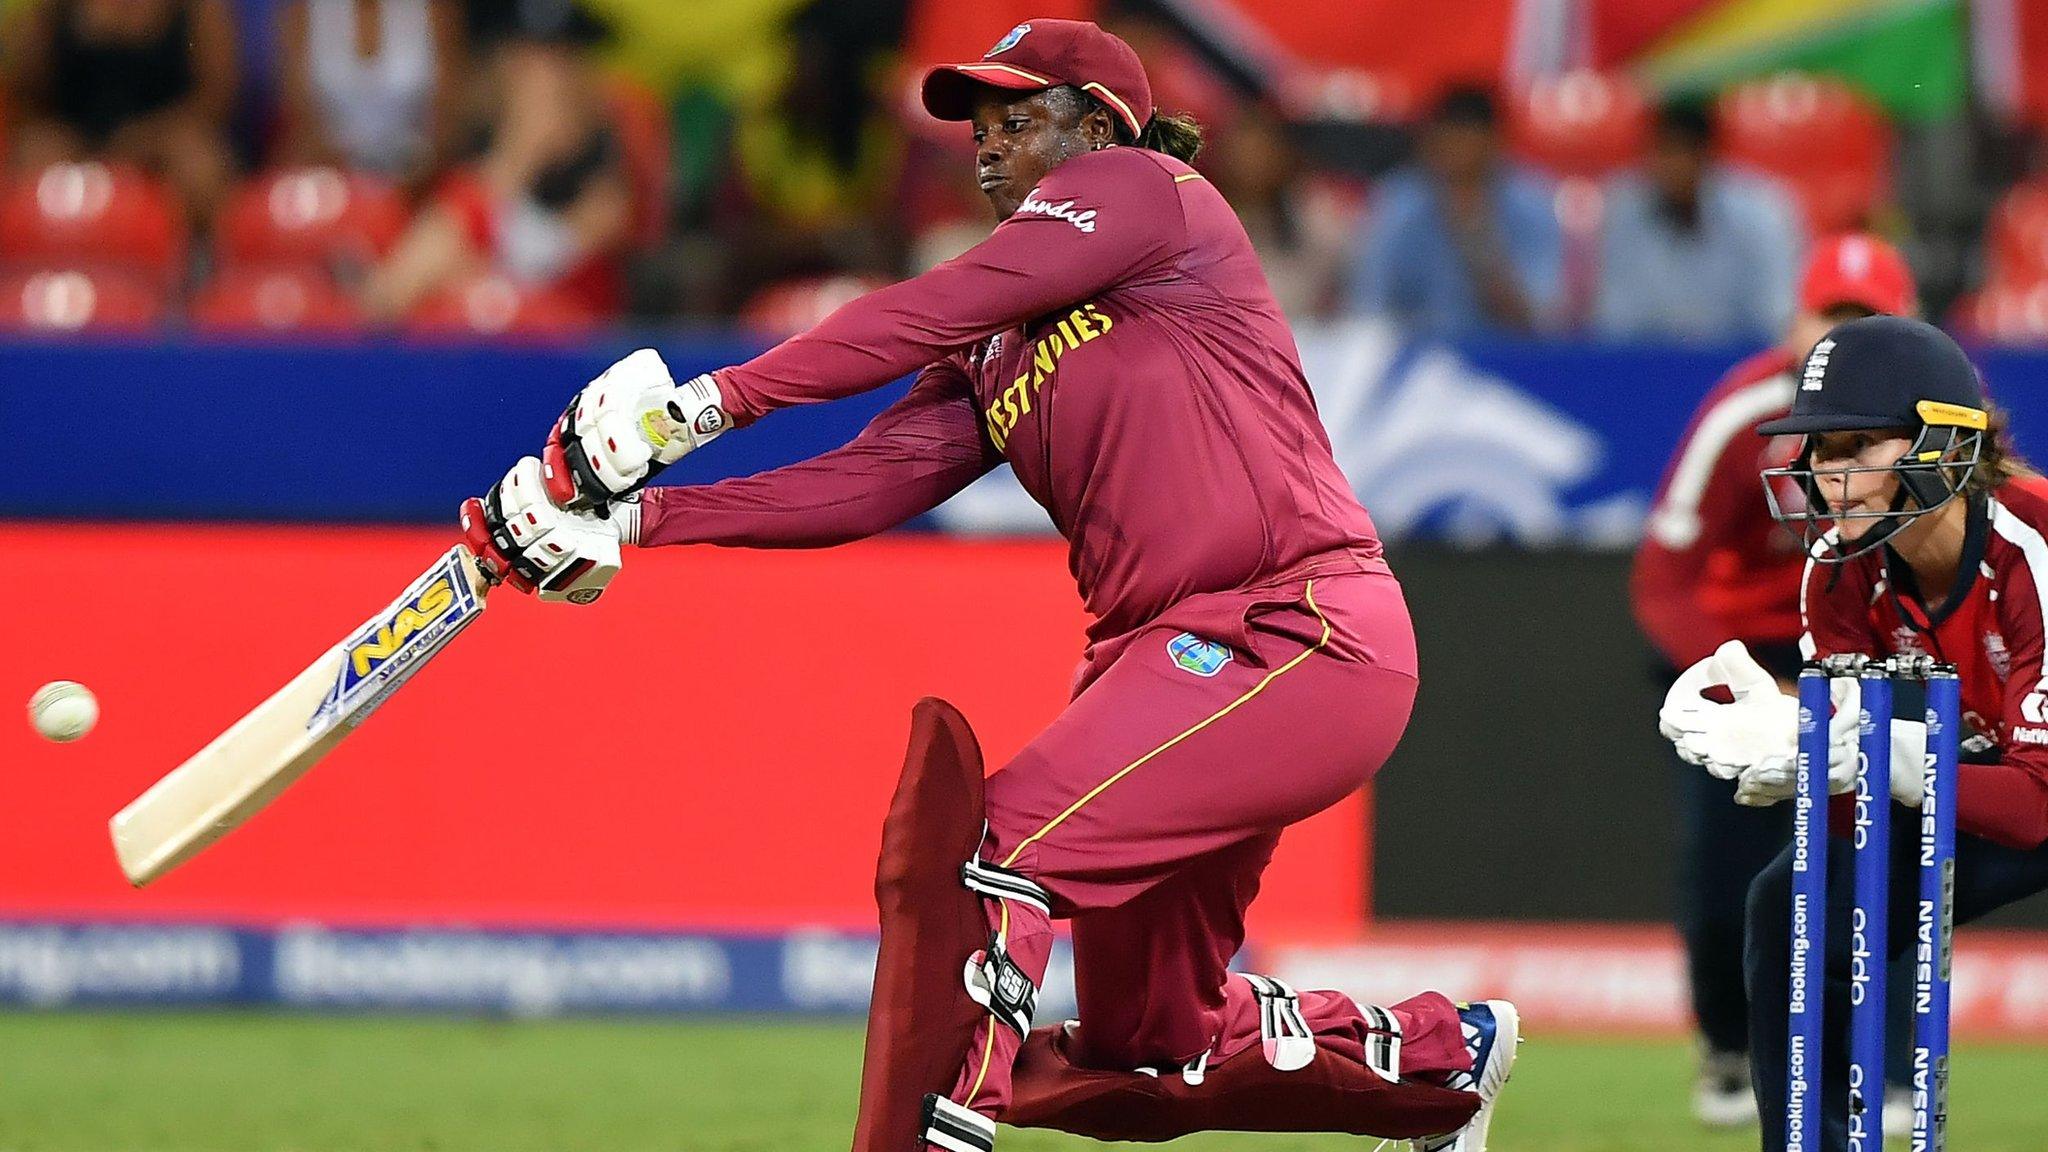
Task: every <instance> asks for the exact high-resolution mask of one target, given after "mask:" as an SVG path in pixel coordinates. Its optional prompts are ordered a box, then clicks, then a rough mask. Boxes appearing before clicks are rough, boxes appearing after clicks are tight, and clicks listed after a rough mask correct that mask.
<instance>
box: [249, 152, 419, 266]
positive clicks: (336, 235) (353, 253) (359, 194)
mask: <svg viewBox="0 0 2048 1152" xmlns="http://www.w3.org/2000/svg"><path fill="white" fill-rule="evenodd" d="M406 217H407V212H406V207H405V199H404V197H402V196H401V195H399V192H398V190H397V189H396V188H393V187H392V186H391V185H389V184H386V183H385V182H383V181H381V180H378V179H375V178H374V177H369V176H362V175H358V174H353V173H347V172H342V171H340V170H338V169H335V168H320V167H310V168H284V169H279V170H278V171H275V172H271V173H269V174H267V175H263V176H258V177H256V178H254V179H252V180H249V181H248V182H246V183H244V184H242V185H241V186H240V187H238V188H236V189H235V191H234V194H233V195H232V196H231V197H230V198H229V200H228V205H227V208H226V209H225V210H223V212H222V214H221V222H220V254H221V259H222V262H223V263H227V264H277V263H320V262H325V261H335V260H340V261H346V262H350V263H354V264H367V263H370V262H371V261H373V260H375V259H376V258H378V257H380V256H382V255H383V254H384V253H386V252H388V251H389V250H390V249H391V245H392V244H393V243H395V242H396V241H397V239H398V236H399V233H401V232H403V231H404V230H405V224H406Z"/></svg>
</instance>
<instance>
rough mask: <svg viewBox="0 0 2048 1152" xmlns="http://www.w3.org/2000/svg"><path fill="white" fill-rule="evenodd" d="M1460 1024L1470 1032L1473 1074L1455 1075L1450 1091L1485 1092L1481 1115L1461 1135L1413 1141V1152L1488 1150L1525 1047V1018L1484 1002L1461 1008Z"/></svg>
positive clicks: (1502, 1004)
mask: <svg viewBox="0 0 2048 1152" xmlns="http://www.w3.org/2000/svg"><path fill="white" fill-rule="evenodd" d="M1458 1022H1459V1023H1460V1024H1462V1025H1463V1026H1464V1029H1465V1047H1466V1049H1467V1050H1469V1051H1470V1052H1471V1053H1472V1070H1471V1071H1470V1072H1453V1073H1452V1074H1451V1075H1450V1077H1449V1078H1447V1079H1446V1080H1445V1081H1444V1087H1446V1088H1456V1089H1458V1090H1459V1091H1463V1092H1477V1093H1479V1111H1477V1112H1474V1113H1473V1114H1472V1119H1470V1120H1467V1121H1466V1122H1465V1126H1464V1127H1463V1128H1460V1129H1458V1130H1457V1131H1455V1132H1446V1133H1444V1134H1443V1135H1441V1136H1425V1137H1423V1138H1422V1139H1420V1140H1414V1141H1411V1142H1410V1143H1409V1147H1410V1148H1411V1149H1413V1152H1486V1130H1487V1128H1489V1127H1491V1126H1492V1124H1493V1109H1494V1105H1496V1104H1498V1103H1500V1090H1501V1089H1502V1088H1504V1087H1506V1086H1507V1082H1508V1074H1509V1073H1510V1072H1512V1071H1513V1070H1514V1067H1515V1050H1516V1049H1518V1048H1520V1047H1521V1046H1522V1018H1521V1015H1520V1014H1519V1013H1517V1012H1516V1011H1515V1006H1514V1005H1513V1004H1511V1003H1509V1002H1507V1001H1506V1000H1481V1001H1479V1002H1478V1003H1476V1004H1460V1005H1458Z"/></svg>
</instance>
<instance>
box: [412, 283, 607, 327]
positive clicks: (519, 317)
mask: <svg viewBox="0 0 2048 1152" xmlns="http://www.w3.org/2000/svg"><path fill="white" fill-rule="evenodd" d="M600 323H601V317H599V316H598V315H597V314H596V313H594V312H592V311H591V310H590V308H589V307H588V306H586V305H584V304H583V303H582V302H580V301H578V300H577V299H575V298H574V297H573V296H570V295H568V294H566V293H562V292H554V291H549V290H547V289H532V288H525V287H522V286H521V285H519V284H516V283H514V282H512V281H510V280H507V279H505V278H504V277H502V276H490V275H486V276H478V277H475V278H473V279H470V280H467V281H465V282H463V283H461V284H458V285H456V286H455V287H453V288H450V289H448V290H446V291H442V292H438V293H435V294H434V295H433V296H430V297H428V298H427V299H426V300H425V301H422V302H421V304H420V306H419V307H418V308H415V309H414V310H413V313H412V315H411V316H409V317H407V319H406V330H407V331H409V332H411V333H413V334H415V335H422V336H536V337H543V338H548V337H557V336H577V335H582V334H584V333H587V332H589V331H591V330H592V329H593V328H596V327H597V326H598V325H599V324H600Z"/></svg>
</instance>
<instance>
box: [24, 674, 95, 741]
mask: <svg viewBox="0 0 2048 1152" xmlns="http://www.w3.org/2000/svg"><path fill="white" fill-rule="evenodd" d="M99 719H100V702H99V701H98V700H96V699H94V698H93V694H92V689H90V688H87V687H86V686H85V685H83V684H80V683H77V682H75V681H71V680H52V681H50V682H49V683H48V684H45V685H43V686H42V687H41V688H38V689H36V694H35V695H33V696H31V697H29V698H28V722H29V723H31V724H33V725H35V726H36V731H37V732H40V733H41V734H42V736H43V738H44V739H45V740H55V741H56V742H58V743H59V744H68V743H70V742H71V741H73V740H76V739H78V738H79V737H80V736H83V735H85V734H86V733H87V732H90V731H92V726H93V725H94V724H97V723H99Z"/></svg>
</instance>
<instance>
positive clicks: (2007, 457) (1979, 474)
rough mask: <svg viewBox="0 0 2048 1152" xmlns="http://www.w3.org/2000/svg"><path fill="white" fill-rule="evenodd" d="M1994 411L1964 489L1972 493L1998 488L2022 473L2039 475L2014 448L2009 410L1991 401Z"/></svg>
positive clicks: (1989, 408)
mask: <svg viewBox="0 0 2048 1152" xmlns="http://www.w3.org/2000/svg"><path fill="white" fill-rule="evenodd" d="M1985 408H1986V409H1987V410H1988V411H1989V412H1990V417H1991V418H1990V420H1989V421H1988V424H1989V427H1987V428H1985V430H1984V446H1983V447H1982V448H1981V449H1980V450H1979V454H1978V456H1977V467H1976V468H1974V469H1972V470H1971V472H1970V478H1969V480H1968V481H1967V482H1966V483H1965V484H1964V485H1963V491H1964V492H1965V493H1969V494H1973V495H1974V494H1975V493H1978V492H1991V491H1995V490H1996V489H1997V488H1998V486H1999V485H2001V484H2003V483H2005V482H2006V481H2008V480H2011V479H2014V478H2015V477H2019V476H2032V475H2036V473H2035V471H2034V466H2033V465H2031V464H2029V463H2027V461H2026V460H2025V459H2024V458H2022V457H2021V456H2020V454H2019V453H2017V452H2015V451H2014V450H2013V446H2012V433H2011V431H2010V430H2009V429H2010V424H2011V420H2010V418H2009V417H2008V416H2007V415H2006V412H2005V409H2003V408H2000V407H1999V406H1998V405H1996V404H1987V405H1985Z"/></svg>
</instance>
